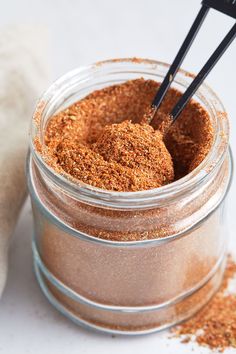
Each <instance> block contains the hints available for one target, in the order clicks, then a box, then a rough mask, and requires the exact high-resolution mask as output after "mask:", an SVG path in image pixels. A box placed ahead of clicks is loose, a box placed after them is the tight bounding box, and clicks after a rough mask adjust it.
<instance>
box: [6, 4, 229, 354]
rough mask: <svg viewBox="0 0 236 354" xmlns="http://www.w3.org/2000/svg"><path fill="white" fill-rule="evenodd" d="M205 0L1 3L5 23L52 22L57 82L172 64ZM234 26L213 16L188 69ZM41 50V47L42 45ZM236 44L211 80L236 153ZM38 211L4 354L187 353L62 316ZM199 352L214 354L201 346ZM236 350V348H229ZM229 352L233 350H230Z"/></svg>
mask: <svg viewBox="0 0 236 354" xmlns="http://www.w3.org/2000/svg"><path fill="white" fill-rule="evenodd" d="M199 4H200V0H191V1H189V0H178V1H176V0H169V1H159V0H142V1H141V0H136V1H135V0H119V1H116V2H115V1H111V0H99V1H95V0H60V1H59V0H50V1H49V0H47V1H46V0H41V1H39V0H35V1H32V0H21V1H17V0H8V1H5V2H4V3H2V4H1V12H0V24H1V25H3V24H7V23H14V22H17V23H41V24H42V23H43V24H44V23H45V24H46V25H48V27H49V30H50V31H51V33H52V60H51V62H52V64H53V65H52V67H53V78H56V77H57V76H59V75H61V74H63V73H64V72H66V71H68V70H70V69H72V68H74V67H76V66H79V65H84V64H87V63H91V62H94V61H96V60H102V59H106V58H112V57H127V56H140V57H148V58H156V59H159V60H163V61H167V62H170V61H171V60H172V59H173V57H174V55H175V53H176V50H177V49H178V48H179V45H180V43H181V41H182V40H183V38H184V35H185V34H186V31H187V29H188V28H189V26H190V24H191V23H192V20H193V18H194V17H195V15H196V13H197V11H198V9H199ZM232 23H233V21H232V20H231V19H230V18H228V17H226V16H223V15H220V14H217V13H215V12H214V13H212V14H210V15H209V18H208V19H207V21H206V25H204V27H203V28H202V31H201V33H200V35H199V37H198V40H197V41H196V42H195V45H194V47H193V50H191V53H190V54H189V55H188V57H187V60H186V62H185V63H184V65H183V67H184V68H186V69H188V70H190V71H197V70H198V68H199V67H200V66H201V64H203V62H204V60H205V59H206V58H207V57H208V56H209V54H210V52H211V51H212V50H213V49H214V48H215V47H216V45H217V43H218V42H219V40H220V38H222V37H223V34H224V33H225V31H226V30H227V29H228V28H229V27H230V25H231V24H232ZM36 45H37V43H36ZM235 57H236V43H234V44H233V45H232V46H231V48H230V49H229V50H228V52H227V53H226V55H225V56H224V57H223V58H222V60H221V62H220V63H219V64H218V65H217V67H216V68H215V70H214V71H213V72H212V73H211V75H210V76H209V78H208V80H207V81H208V83H209V84H210V85H211V86H212V87H213V88H214V89H215V91H216V92H217V93H218V95H219V96H220V97H221V99H222V101H223V102H224V104H225V106H226V109H227V111H228V113H229V116H230V120H231V126H232V129H231V142H232V148H233V153H234V154H235V151H236V143H235V140H236V139H235V138H236V122H235V120H236V104H235V97H236V92H235V81H236V71H235V66H234V63H235ZM235 193H236V182H235V181H234V183H233V187H232V189H231V192H230V198H229V209H228V225H229V229H230V231H231V242H230V249H231V250H233V248H234V249H235V247H236V242H235V240H234V239H233V237H234V230H235V229H236V218H235V216H234V215H235V208H236V203H235V195H236V194H235ZM31 220H32V217H31V213H30V208H29V204H27V205H26V207H25V209H24V210H23V213H22V215H21V218H20V221H19V223H18V226H17V229H16V232H15V236H14V241H13V243H12V247H11V252H10V271H9V277H8V282H7V286H6V290H5V292H4V296H3V298H2V300H1V302H0V353H4V354H5V353H6V354H12V353H14V354H15V353H18V354H26V353H32V354H41V353H44V354H47V353H57V354H66V353H70V354H74V353H79V354H80V353H81V354H82V353H88V354H92V353H99V352H101V353H102V354H110V353H113V354H118V353H119V354H120V353H122V354H132V353H135V354H141V353H142V354H143V353H151V354H152V353H153V354H154V353H155V354H156V353H158V354H159V353H160V354H165V353H166V354H176V353H181V354H185V353H186V354H187V353H190V352H191V349H192V347H193V346H192V344H188V345H186V344H185V345H183V344H181V343H179V341H177V340H168V339H167V338H168V335H169V334H168V332H162V333H161V334H153V335H149V336H145V337H136V338H121V337H115V338H112V337H111V336H105V335H98V334H95V333H92V332H88V331H85V330H83V329H80V328H79V327H76V326H75V325H74V324H72V323H71V322H69V321H68V320H67V319H65V318H63V317H62V316H61V315H60V314H58V313H57V312H56V311H55V310H54V309H53V308H52V307H51V306H50V305H49V304H48V303H47V301H46V299H45V298H44V297H43V295H42V294H41V292H40V290H39V288H38V286H37V284H36V281H35V278H34V275H33V272H32V257H31V244H30V238H31V234H32V224H31ZM194 348H195V352H197V353H208V352H209V351H208V349H205V348H202V349H199V347H194ZM228 352H231V353H233V352H234V353H235V351H233V350H231V351H228ZM228 352H227V353H228Z"/></svg>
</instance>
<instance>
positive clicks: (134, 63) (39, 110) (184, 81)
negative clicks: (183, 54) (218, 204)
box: [30, 58, 229, 209]
mask: <svg viewBox="0 0 236 354" xmlns="http://www.w3.org/2000/svg"><path fill="white" fill-rule="evenodd" d="M168 69H169V64H167V63H164V62H160V61H156V60H151V59H140V58H122V59H111V60H105V61H101V62H97V63H95V64H91V65H88V66H84V67H81V68H78V69H74V70H72V71H70V72H69V73H67V74H65V75H63V76H62V77H61V78H59V79H58V80H56V81H55V82H54V83H53V84H52V85H51V86H50V87H49V88H48V89H47V90H46V91H45V93H44V94H43V95H42V96H41V98H40V99H39V101H38V104H37V106H36V109H35V112H34V115H33V119H32V124H31V130H30V150H31V154H32V157H33V160H34V162H35V163H36V165H37V166H38V167H39V169H40V171H42V173H43V174H44V175H45V176H46V177H47V178H48V179H49V180H50V181H51V182H52V183H53V184H54V185H56V186H57V187H59V188H60V189H61V190H63V191H64V192H65V193H66V194H68V195H70V196H71V197H72V198H74V199H78V200H80V201H84V202H86V203H89V204H92V205H99V206H103V207H112V208H117V209H121V208H122V209H123V208H127V209H129V208H137V209H138V208H143V207H152V206H158V205H159V204H161V205H162V206H163V201H165V203H166V204H168V203H171V202H173V200H174V199H176V198H177V197H178V198H179V197H180V195H181V194H185V193H186V192H188V191H191V190H192V189H195V188H196V187H198V186H199V185H200V184H201V183H202V182H203V181H207V180H208V179H209V178H210V177H211V175H212V174H213V173H214V171H215V168H216V167H217V166H219V165H220V164H221V163H222V162H223V160H224V157H225V154H226V152H227V148H228V140H229V124H228V119H227V115H226V112H225V109H224V106H223V104H222V102H221V101H220V99H219V98H218V96H217V95H216V94H215V93H214V91H213V90H212V89H211V88H210V87H209V86H208V85H206V84H205V83H204V84H202V85H201V87H200V89H199V90H198V91H197V93H196V94H195V95H194V97H193V98H194V99H196V100H198V101H200V103H201V104H203V105H204V107H205V108H206V110H207V112H208V114H209V115H210V118H211V120H212V123H213V128H214V131H215V134H214V140H213V143H212V146H211V148H210V151H209V153H208V154H207V156H206V157H205V159H204V160H203V161H202V162H201V164H200V165H199V166H197V167H196V168H195V169H194V170H193V171H192V172H190V173H189V174H187V175H186V176H184V177H182V178H180V179H179V180H176V181H174V182H172V183H170V184H167V185H165V186H162V187H159V188H155V189H149V190H143V191H136V192H116V191H109V190H104V189H101V188H96V187H93V186H91V185H88V184H85V183H83V182H80V181H73V180H70V179H68V178H66V177H65V176H63V175H61V174H59V173H57V172H56V171H55V170H53V169H52V168H51V167H50V166H49V165H48V164H47V163H46V161H44V159H43V158H42V156H41V154H40V153H39V152H38V151H37V150H36V149H35V146H34V138H35V137H36V136H37V137H39V138H40V140H41V141H43V124H42V119H41V118H42V117H45V116H46V115H48V116H49V117H50V115H51V116H52V114H54V113H55V112H53V107H54V106H55V100H56V99H55V98H56V97H57V98H58V97H59V95H61V94H62V93H63V94H64V95H67V96H68V95H69V90H70V88H71V87H75V86H76V85H78V84H80V85H83V83H84V82H87V83H88V82H89V81H90V82H91V80H94V79H99V78H101V77H102V76H103V75H106V76H107V77H108V80H109V78H110V76H111V74H112V75H116V76H118V75H119V74H121V73H125V72H127V74H128V73H132V74H133V75H136V76H135V77H141V76H143V74H144V72H145V73H146V74H147V75H149V76H152V79H155V76H156V77H157V78H158V77H159V80H160V76H161V77H164V76H165V73H166V72H167V70H168ZM157 71H158V73H157ZM155 73H156V74H155ZM160 73H161V74H160ZM193 77H194V75H193V74H191V73H189V72H187V71H185V70H183V69H180V70H179V72H178V74H177V75H176V78H175V80H174V83H176V84H178V85H180V86H182V88H186V87H187V86H188V85H189V83H190V82H191V80H192V78H193ZM159 80H156V81H159ZM106 83H107V86H110V85H112V84H114V82H112V81H110V82H109V81H107V82H106ZM90 87H91V88H93V90H95V89H97V88H96V84H95V85H93V83H92V84H91V86H90ZM90 92H91V91H90ZM62 96H63V95H62ZM82 97H84V96H82ZM61 103H62V104H63V98H61ZM71 103H73V101H72V102H71ZM54 108H55V107H54ZM59 110H60V109H59Z"/></svg>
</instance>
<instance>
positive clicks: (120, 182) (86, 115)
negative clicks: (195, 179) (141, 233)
mask: <svg viewBox="0 0 236 354" xmlns="http://www.w3.org/2000/svg"><path fill="white" fill-rule="evenodd" d="M158 85H159V84H158V83H156V82H155V81H151V80H144V79H137V80H132V81H127V82H125V83H123V84H119V85H115V86H111V87H107V88H104V89H101V90H98V91H94V92H93V93H91V94H89V95H88V96H87V97H85V98H84V99H82V100H80V101H78V102H76V103H74V104H73V105H72V106H70V107H69V108H67V109H65V110H64V111H62V112H60V113H58V114H56V115H55V116H53V117H51V119H50V120H49V122H48V125H47V126H46V129H45V136H44V146H41V152H42V154H43V157H44V158H45V160H46V161H47V163H48V164H50V165H51V167H53V168H54V169H55V170H56V171H57V172H59V173H62V174H65V175H66V176H67V177H68V178H71V177H72V178H74V179H76V180H78V181H80V182H84V183H86V184H90V185H92V186H95V187H99V188H102V189H107V190H114V191H138V190H146V189H151V188H157V187H160V186H163V185H165V184H168V183H171V182H172V181H173V180H174V179H178V178H180V177H182V176H184V175H185V174H187V173H189V172H190V171H191V170H192V169H193V168H195V167H196V166H197V165H198V164H199V163H200V162H201V161H202V160H203V159H204V157H205V156H206V154H207V153H208V151H209V149H210V146H211V143H212V136H213V132H212V126H211V122H210V118H209V116H208V114H207V112H206V111H205V110H204V109H203V108H202V107H201V106H200V105H199V104H198V103H196V102H193V101H191V102H190V103H189V104H188V105H187V107H186V108H185V110H184V112H183V113H182V115H181V117H180V118H179V119H178V121H177V122H176V124H175V125H174V126H172V127H171V129H170V130H169V131H168V133H167V134H166V135H165V137H164V139H163V136H162V134H161V133H160V132H159V131H158V130H154V129H153V128H152V127H150V126H148V124H145V122H144V120H143V118H144V116H145V113H146V112H147V111H148V109H149V107H150V105H151V102H152V100H153V98H154V95H155V93H156V90H157V88H158ZM180 95H181V93H180V92H178V91H176V90H174V89H171V90H169V92H168V94H167V96H166V98H165V99H164V101H163V103H162V106H161V110H160V112H159V117H162V116H163V115H166V114H168V113H169V112H170V111H171V107H172V106H173V105H174V104H175V102H176V101H177V99H178V98H179V96H180ZM160 113H161V114H160ZM156 124H157V126H159V123H158V119H157V122H156ZM203 133H204V134H203ZM199 152H200V153H199ZM196 161H197V162H196Z"/></svg>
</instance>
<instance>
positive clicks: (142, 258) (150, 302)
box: [27, 59, 232, 334]
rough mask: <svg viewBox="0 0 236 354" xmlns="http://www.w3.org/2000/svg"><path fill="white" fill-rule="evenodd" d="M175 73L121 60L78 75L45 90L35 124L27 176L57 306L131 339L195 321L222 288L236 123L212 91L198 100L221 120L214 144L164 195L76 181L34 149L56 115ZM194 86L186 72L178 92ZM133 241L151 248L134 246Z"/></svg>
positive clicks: (40, 254) (39, 261)
mask: <svg viewBox="0 0 236 354" xmlns="http://www.w3.org/2000/svg"><path fill="white" fill-rule="evenodd" d="M168 67H169V66H168V65H167V64H164V63H161V62H156V61H151V60H134V59H121V60H113V61H112V60H110V61H105V62H102V63H97V64H95V65H91V66H88V67H85V68H81V69H77V70H74V71H72V72H70V73H68V74H66V75H65V76H63V77H62V78H60V79H59V80H57V81H56V82H55V83H54V84H53V85H52V86H51V87H50V88H49V89H48V90H47V91H46V92H45V94H44V95H43V97H42V98H41V99H40V101H39V103H38V106H37V109H36V112H35V116H34V119H33V120H32V133H31V143H30V153H29V156H28V163H27V167H28V168H27V175H28V186H29V191H30V195H31V200H32V206H33V213H34V223H35V226H34V237H33V255H34V264H35V271H36V275H37V279H38V281H39V284H40V286H41V288H42V290H43V292H44V294H45V295H46V296H47V298H48V300H49V301H50V302H51V303H52V304H53V305H54V306H55V307H56V308H57V309H58V310H59V311H61V312H62V313H63V314H64V315H66V316H67V317H69V318H70V319H72V320H73V321H75V322H76V323H78V324H81V325H84V326H88V327H92V328H94V329H99V330H102V331H106V332H112V333H122V334H140V333H149V332H152V331H156V330H160V329H163V328H166V327H168V326H170V325H174V324H176V323H178V322H179V321H182V320H184V319H186V318H188V317H190V316H192V315H193V314H194V313H195V312H196V311H198V310H199V309H200V308H201V307H202V306H203V305H205V304H206V303H207V301H208V300H209V299H210V298H211V296H212V295H213V294H214V292H215V291H216V289H217V288H218V287H219V284H220V282H221V279H222V274H223V271H224V266H225V259H226V242H227V230H226V224H225V211H224V210H225V208H224V200H225V197H226V195H227V192H228V190H229V186H230V181H231V175H232V158H231V155H230V153H229V149H228V120H227V118H226V114H225V111H224V108H223V106H222V104H221V102H220V101H219V99H218V97H217V96H216V95H215V94H214V93H213V92H212V90H211V89H210V88H209V87H207V86H206V85H202V86H201V88H200V90H198V92H197V94H196V95H195V97H194V98H195V100H197V101H198V102H200V103H201V104H202V106H203V107H205V108H206V110H207V111H208V113H209V115H210V118H211V120H212V124H213V127H214V142H213V146H212V148H211V150H210V152H209V154H208V156H207V157H206V158H205V160H204V161H203V162H202V163H201V164H200V165H199V166H198V167H197V168H196V169H195V170H194V171H192V172H191V173H190V174H188V175H187V176H185V177H184V178H181V179H180V180H178V181H175V182H174V183H171V184H169V185H166V186H164V187H161V188H158V189H153V190H147V191H140V192H111V191H105V190H101V189H97V188H94V187H92V186H88V185H85V184H76V183H73V182H72V181H69V180H67V179H66V178H64V177H63V176H60V175H58V174H57V173H56V172H55V171H54V170H52V169H51V168H50V167H49V166H48V165H47V164H46V163H45V162H44V161H43V159H42V158H41V156H40V154H39V153H38V152H37V151H36V150H35V147H34V144H33V140H34V137H35V136H36V135H37V136H39V137H40V139H41V141H42V142H43V132H44V128H45V125H46V124H47V121H48V119H50V117H51V115H52V114H54V113H56V112H58V111H60V110H62V109H64V108H65V107H67V106H69V105H70V104H72V103H74V102H75V101H77V100H79V99H81V98H82V97H84V96H85V95H87V94H88V93H90V92H92V91H94V90H95V89H100V88H103V87H105V86H110V85H112V84H117V83H121V82H124V81H126V80H129V79H135V78H139V77H144V78H146V79H153V80H156V81H161V80H162V79H163V77H164V76H165V74H166V72H167V70H168ZM191 80H192V77H191V75H190V74H189V73H187V72H185V71H183V70H180V71H179V73H178V75H177V76H176V79H175V82H174V83H173V87H175V88H177V89H178V90H180V91H183V90H184V89H185V87H187V86H188V85H189V83H190V82H191ZM39 118H40V119H39ZM147 232H148V233H149V234H150V233H151V234H152V237H153V238H152V239H145V233H147ZM132 234H134V235H136V236H137V234H138V235H139V238H140V239H142V238H143V240H140V241H125V237H126V235H129V239H130V237H132ZM107 235H113V239H116V237H117V235H119V236H120V235H122V238H123V241H111V240H108V239H105V238H106V236H107Z"/></svg>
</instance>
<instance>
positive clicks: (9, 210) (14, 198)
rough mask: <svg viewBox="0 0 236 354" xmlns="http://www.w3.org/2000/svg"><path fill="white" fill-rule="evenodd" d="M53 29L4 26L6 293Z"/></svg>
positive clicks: (0, 256)
mask: <svg viewBox="0 0 236 354" xmlns="http://www.w3.org/2000/svg"><path fill="white" fill-rule="evenodd" d="M47 60H48V50H47V32H46V30H44V29H42V28H41V27H34V26H29V27H25V26H14V27H9V28H6V29H4V30H2V31H0V296H1V294H2V291H3V289H4V286H5V282H6V276H7V260H8V247H9V242H10V239H11V235H12V233H13V230H14V226H15V224H16V221H17V217H18V214H19V211H20V208H21V206H22V204H23V202H24V199H25V196H26V179H25V173H24V166H25V157H26V153H27V145H28V131H29V120H30V117H31V115H32V112H33V109H34V106H35V103H36V99H37V97H38V96H39V94H40V93H41V92H42V91H43V89H44V88H45V87H46V85H47V84H48V64H47Z"/></svg>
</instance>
